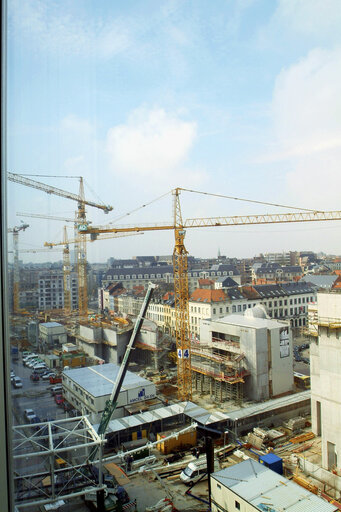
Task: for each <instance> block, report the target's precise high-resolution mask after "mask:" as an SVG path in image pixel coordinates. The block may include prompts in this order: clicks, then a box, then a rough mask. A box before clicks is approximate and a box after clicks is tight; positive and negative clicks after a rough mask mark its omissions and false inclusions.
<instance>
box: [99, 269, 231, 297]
mask: <svg viewBox="0 0 341 512" xmlns="http://www.w3.org/2000/svg"><path fill="white" fill-rule="evenodd" d="M227 276H229V277H232V278H233V279H234V280H235V281H236V282H237V283H238V284H240V283H241V277H240V273H239V270H238V269H237V267H236V266H234V265H226V264H218V265H212V267H211V268H210V269H204V270H201V269H191V270H189V271H188V287H189V291H190V293H191V292H192V291H194V290H195V289H196V288H197V286H198V279H211V280H214V281H215V280H216V279H217V278H218V277H227ZM112 281H115V282H116V281H120V282H121V283H122V284H123V286H124V288H126V289H128V290H131V289H133V288H134V287H136V286H143V287H147V285H148V282H149V281H163V282H165V283H167V284H173V283H174V275H173V266H172V265H158V266H149V267H139V268H119V269H110V270H108V271H107V272H106V275H105V277H104V279H103V286H106V285H108V284H109V283H111V282H112Z"/></svg>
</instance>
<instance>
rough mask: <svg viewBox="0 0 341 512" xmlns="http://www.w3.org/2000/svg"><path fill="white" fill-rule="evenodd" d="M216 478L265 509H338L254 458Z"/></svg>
mask: <svg viewBox="0 0 341 512" xmlns="http://www.w3.org/2000/svg"><path fill="white" fill-rule="evenodd" d="M212 478H214V479H215V480H217V481H218V482H219V483H220V484H222V485H223V486H224V487H227V488H228V489H231V491H233V492H234V493H235V494H236V495H237V496H239V497H241V498H242V499H244V500H246V501H248V502H249V503H251V504H252V505H253V506H254V507H255V508H257V509H258V510H260V511H262V512H264V511H266V510H270V511H275V512H282V511H290V512H334V511H336V510H337V509H336V507H335V506H333V505H331V504H330V503H327V502H326V501H324V500H323V499H322V498H320V497H318V496H316V495H315V494H312V493H311V492H309V491H308V490H306V489H304V488H302V487H300V486H299V485H297V484H295V483H294V482H292V481H290V480H287V479H286V478H285V477H284V476H282V475H279V474H278V473H275V472H274V471H272V470H271V469H269V468H267V467H266V466H264V465H263V464H260V463H259V462H256V461H255V460H253V459H248V460H245V461H243V462H240V463H239V464H236V465H234V466H231V467H229V468H225V469H222V470H221V471H218V472H216V473H214V474H213V475H212ZM266 505H268V506H269V508H267V507H266Z"/></svg>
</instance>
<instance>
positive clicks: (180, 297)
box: [79, 188, 341, 400]
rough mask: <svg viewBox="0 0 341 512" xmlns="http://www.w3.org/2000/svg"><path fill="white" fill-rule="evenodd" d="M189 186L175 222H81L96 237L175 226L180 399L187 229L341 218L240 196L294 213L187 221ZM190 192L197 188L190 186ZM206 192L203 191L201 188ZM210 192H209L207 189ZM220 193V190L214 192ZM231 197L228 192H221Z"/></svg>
mask: <svg viewBox="0 0 341 512" xmlns="http://www.w3.org/2000/svg"><path fill="white" fill-rule="evenodd" d="M185 190H186V189H182V188H176V189H174V190H173V191H172V194H173V223H169V224H167V223H165V224H154V225H135V226H129V227H119V226H116V227H113V226H112V225H111V226H102V227H95V226H90V225H87V224H83V225H80V226H79V230H80V231H81V232H82V233H89V234H90V235H91V236H92V237H93V238H95V237H96V236H97V235H98V234H101V233H128V232H147V231H164V230H172V231H174V236H175V246H174V251H173V267H174V292H175V319H176V347H177V354H178V358H177V371H178V398H179V399H180V400H191V398H192V376H191V350H190V348H191V346H190V337H189V311H188V300H189V293H188V273H187V269H188V264H187V250H186V247H185V244H184V239H185V233H186V229H189V228H204V227H218V226H219V227H220V226H243V225H249V224H282V223H289V222H314V221H331V220H341V211H314V210H308V209H302V208H301V209H299V208H293V207H288V206H284V205H277V204H273V203H264V202H261V201H252V200H246V199H240V198H235V197H233V198H232V197H229V199H238V200H242V201H248V202H251V203H259V204H266V205H270V206H283V207H285V208H291V209H293V210H300V211H295V212H293V213H275V214H261V215H242V216H226V217H209V218H192V219H186V220H185V221H183V219H182V214H181V205H180V193H181V191H185ZM187 191H188V192H196V191H193V190H187ZM198 193H199V194H202V192H198ZM203 194H206V193H203ZM212 195H216V196H218V194H212ZM220 197H227V196H220Z"/></svg>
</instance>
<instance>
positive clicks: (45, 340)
mask: <svg viewBox="0 0 341 512" xmlns="http://www.w3.org/2000/svg"><path fill="white" fill-rule="evenodd" d="M66 342H67V334H66V331H65V327H64V325H62V324H59V323H58V322H45V323H43V324H39V343H40V344H41V346H42V348H46V349H47V348H49V349H51V348H61V346H62V345H63V344H64V343H66Z"/></svg>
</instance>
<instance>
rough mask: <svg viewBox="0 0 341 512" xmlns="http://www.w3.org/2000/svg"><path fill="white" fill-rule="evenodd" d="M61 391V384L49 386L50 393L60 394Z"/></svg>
mask: <svg viewBox="0 0 341 512" xmlns="http://www.w3.org/2000/svg"><path fill="white" fill-rule="evenodd" d="M62 391H63V386H62V385H61V384H57V386H53V388H51V393H52V395H60V393H61V392H62Z"/></svg>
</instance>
